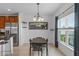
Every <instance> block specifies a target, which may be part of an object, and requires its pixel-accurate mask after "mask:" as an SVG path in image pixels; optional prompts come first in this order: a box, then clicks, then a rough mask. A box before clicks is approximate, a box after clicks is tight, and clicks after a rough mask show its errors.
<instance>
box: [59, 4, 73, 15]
mask: <svg viewBox="0 0 79 59" xmlns="http://www.w3.org/2000/svg"><path fill="white" fill-rule="evenodd" d="M73 6H74V5H71V6H70V7H69V8H67V9H66V10H65V11H64V12H62V13H60V14H59V15H58V17H59V16H60V15H62V14H64V13H65V12H66V11H68V10H69V9H71V8H72V7H73Z"/></svg>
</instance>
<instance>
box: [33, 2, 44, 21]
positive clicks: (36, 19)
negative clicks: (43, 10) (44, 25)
mask: <svg viewBox="0 0 79 59" xmlns="http://www.w3.org/2000/svg"><path fill="white" fill-rule="evenodd" d="M39 5H40V3H37V14H36V15H35V16H34V17H33V21H37V22H42V21H44V18H43V17H41V16H40V15H39Z"/></svg>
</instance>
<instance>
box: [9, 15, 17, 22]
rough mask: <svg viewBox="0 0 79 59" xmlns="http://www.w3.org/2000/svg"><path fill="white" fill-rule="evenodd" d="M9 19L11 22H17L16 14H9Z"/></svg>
mask: <svg viewBox="0 0 79 59" xmlns="http://www.w3.org/2000/svg"><path fill="white" fill-rule="evenodd" d="M9 20H10V22H11V23H17V22H18V16H9Z"/></svg>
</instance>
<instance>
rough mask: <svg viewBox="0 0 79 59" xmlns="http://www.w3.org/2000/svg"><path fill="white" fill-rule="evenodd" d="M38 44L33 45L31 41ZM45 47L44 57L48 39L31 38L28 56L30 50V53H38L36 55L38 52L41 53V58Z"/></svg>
mask: <svg viewBox="0 0 79 59" xmlns="http://www.w3.org/2000/svg"><path fill="white" fill-rule="evenodd" d="M37 40H38V43H33V41H35V42H37ZM44 47H46V55H48V39H45V38H42V37H36V38H33V39H32V40H31V39H30V55H31V48H32V51H38V55H39V51H40V52H41V56H42V54H43V48H44Z"/></svg>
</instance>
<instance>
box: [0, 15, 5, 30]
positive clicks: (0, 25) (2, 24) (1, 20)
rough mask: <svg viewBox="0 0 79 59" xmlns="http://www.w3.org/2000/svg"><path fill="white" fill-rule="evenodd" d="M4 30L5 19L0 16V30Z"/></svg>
mask: <svg viewBox="0 0 79 59" xmlns="http://www.w3.org/2000/svg"><path fill="white" fill-rule="evenodd" d="M4 28H5V17H4V16H0V29H4Z"/></svg>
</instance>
